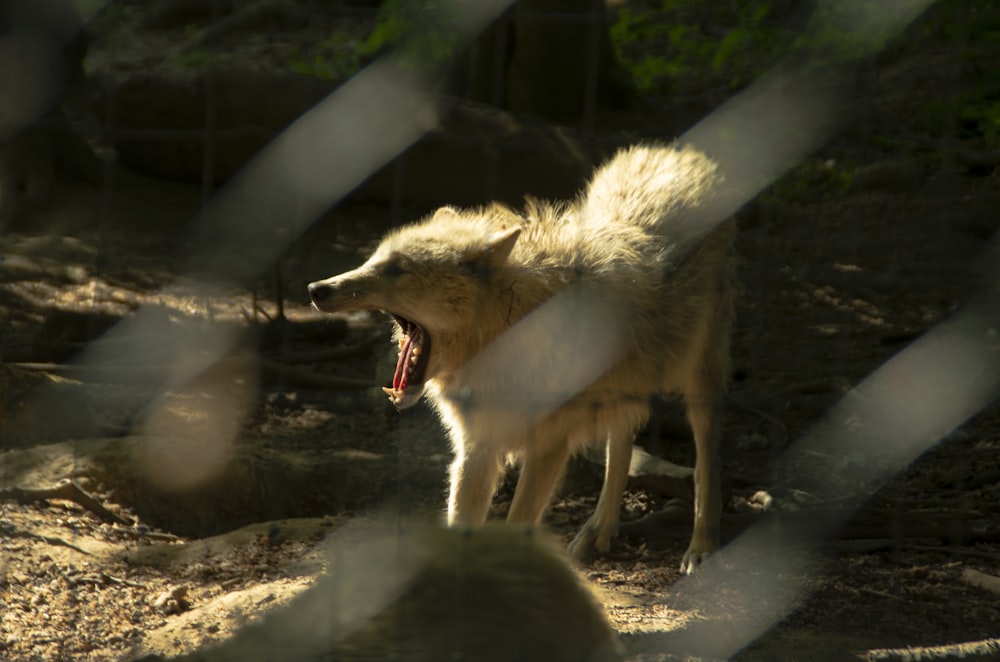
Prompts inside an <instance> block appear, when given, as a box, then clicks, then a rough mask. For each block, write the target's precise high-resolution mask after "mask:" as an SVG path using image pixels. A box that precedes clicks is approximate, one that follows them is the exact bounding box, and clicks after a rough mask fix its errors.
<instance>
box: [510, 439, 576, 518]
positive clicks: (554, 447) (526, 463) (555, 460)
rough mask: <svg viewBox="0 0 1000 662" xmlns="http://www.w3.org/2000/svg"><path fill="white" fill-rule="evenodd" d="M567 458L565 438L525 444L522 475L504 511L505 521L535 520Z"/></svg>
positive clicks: (559, 475)
mask: <svg viewBox="0 0 1000 662" xmlns="http://www.w3.org/2000/svg"><path fill="white" fill-rule="evenodd" d="M536 441H543V440H536ZM568 459H569V442H568V441H567V440H566V439H560V440H559V441H557V442H556V443H554V444H546V443H536V444H535V445H534V446H533V447H530V448H528V450H527V451H526V452H525V453H524V459H523V461H522V463H521V477H520V478H518V480H517V489H515V490H514V501H513V502H512V503H511V504H510V512H509V513H507V521H508V522H513V523H515V524H532V525H534V524H538V522H539V520H541V519H542V513H544V512H545V508H546V506H548V505H549V501H550V500H551V499H552V492H553V491H555V488H556V483H558V482H559V479H560V478H561V477H562V474H563V470H564V469H565V468H566V461H567V460H568Z"/></svg>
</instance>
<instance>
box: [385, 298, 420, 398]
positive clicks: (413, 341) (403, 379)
mask: <svg viewBox="0 0 1000 662" xmlns="http://www.w3.org/2000/svg"><path fill="white" fill-rule="evenodd" d="M389 314H390V315H391V316H392V318H393V319H394V320H396V324H398V325H399V328H400V329H401V330H402V335H401V336H400V339H399V358H398V359H397V360H396V373H395V374H394V375H393V376H392V388H388V387H386V388H383V389H382V390H383V391H385V392H386V393H387V394H388V395H389V400H391V401H392V404H394V405H396V408H397V409H406V408H407V407H410V406H412V405H414V404H416V402H417V401H418V400H420V397H421V396H422V395H423V394H424V371H425V370H426V369H427V358H428V357H429V356H430V354H431V338H430V336H429V335H428V334H427V332H426V331H424V328H423V327H422V326H420V325H419V324H417V323H416V322H414V321H412V320H408V319H406V318H405V317H403V316H402V315H397V314H396V313H389Z"/></svg>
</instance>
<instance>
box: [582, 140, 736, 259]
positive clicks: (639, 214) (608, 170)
mask: <svg viewBox="0 0 1000 662" xmlns="http://www.w3.org/2000/svg"><path fill="white" fill-rule="evenodd" d="M721 181H722V176H721V174H720V173H719V168H718V166H717V164H716V163H715V162H714V161H712V160H711V159H709V158H708V157H707V156H705V155H704V154H703V153H701V152H699V151H698V150H696V149H694V148H693V147H691V146H688V145H677V144H672V145H636V146H634V147H630V148H628V149H623V150H621V151H620V152H618V153H617V154H615V156H614V157H612V158H611V160H610V161H608V162H607V163H605V164H604V165H603V166H601V167H600V168H599V169H598V170H597V172H596V173H595V174H594V178H593V179H592V180H591V183H590V186H589V187H588V189H587V193H586V196H585V197H584V199H583V201H582V208H581V211H582V220H583V222H584V223H595V224H600V225H606V224H609V223H623V224H627V225H631V226H639V227H642V228H644V229H646V230H647V231H648V232H652V233H654V234H669V235H671V236H673V237H674V238H675V240H676V239H681V238H682V237H683V236H685V235H689V234H690V235H691V239H692V240H694V239H696V238H698V237H700V236H703V232H701V231H700V230H705V231H707V230H710V229H711V228H710V227H704V225H703V221H705V220H707V219H704V213H703V212H704V211H705V210H706V202H707V201H708V200H709V196H711V195H713V194H717V193H718V188H719V187H718V184H720V183H721Z"/></svg>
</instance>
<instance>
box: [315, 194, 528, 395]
mask: <svg viewBox="0 0 1000 662" xmlns="http://www.w3.org/2000/svg"><path fill="white" fill-rule="evenodd" d="M490 212H491V213H486V214H484V213H475V214H472V213H470V214H465V213H460V212H457V211H455V210H454V209H451V208H449V207H445V208H442V209H439V210H438V211H437V212H436V213H435V214H434V215H433V216H431V217H430V218H428V219H426V220H424V221H422V222H419V223H416V224H414V225H410V226H407V227H404V228H401V229H400V230H397V231H395V232H393V233H391V234H390V235H388V236H387V237H386V238H385V239H383V240H382V243H381V244H380V245H379V247H378V249H376V251H375V252H374V253H373V254H372V256H371V257H370V258H369V259H368V261H367V262H365V263H364V264H363V265H361V266H360V267H358V268H357V269H355V270H353V271H348V272H347V273H344V274H340V275H339V276H333V277H332V278H327V279H326V280H321V281H316V282H315V283H310V284H309V296H310V298H311V299H312V303H313V305H314V306H315V307H316V308H317V309H319V310H323V311H326V312H331V313H332V312H343V311H351V310H381V311H384V312H386V313H388V314H389V315H391V316H392V318H393V320H395V323H396V330H395V338H396V341H397V342H398V343H399V359H398V360H397V362H396V372H395V375H394V376H393V379H392V387H391V388H388V387H387V388H385V392H386V393H388V394H389V399H390V400H391V401H392V402H393V404H395V405H396V407H397V408H399V409H404V408H406V407H409V406H411V405H413V404H415V403H416V402H417V401H418V400H419V399H420V397H421V396H422V395H423V393H424V386H425V384H426V382H427V380H430V379H434V378H439V377H447V376H448V375H449V374H452V373H453V372H454V371H455V370H457V369H458V368H460V367H461V366H462V365H463V364H464V363H465V361H467V360H468V359H469V358H470V357H471V356H472V355H474V354H475V353H476V352H478V351H479V350H480V349H481V348H482V347H483V345H484V344H485V343H487V342H489V341H490V340H492V338H493V337H494V336H495V335H496V334H497V333H498V332H499V331H500V330H501V328H502V326H503V324H504V323H505V320H504V319H503V317H502V314H500V313H499V312H498V308H502V307H503V306H499V305H498V302H497V301H496V299H497V296H498V291H500V290H502V289H503V288H505V287H510V285H511V284H510V283H507V284H504V283H502V282H501V281H502V279H503V278H504V276H503V272H504V266H505V265H506V263H507V258H508V257H509V255H510V253H511V251H512V250H513V248H514V245H515V243H516V242H517V238H518V236H519V235H520V233H521V226H520V225H519V224H518V223H517V222H516V220H515V219H516V218H517V217H516V216H515V215H514V214H513V212H510V211H506V212H504V211H503V210H490ZM507 214H509V215H510V219H509V220H510V222H503V221H502V220H501V221H499V222H498V216H499V217H503V216H505V215H507Z"/></svg>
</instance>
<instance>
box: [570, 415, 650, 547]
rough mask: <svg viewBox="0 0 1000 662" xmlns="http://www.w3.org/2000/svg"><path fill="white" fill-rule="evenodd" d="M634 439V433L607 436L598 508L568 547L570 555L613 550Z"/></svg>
mask: <svg viewBox="0 0 1000 662" xmlns="http://www.w3.org/2000/svg"><path fill="white" fill-rule="evenodd" d="M633 437H634V433H633V432H632V431H631V430H629V431H628V432H624V431H622V432H620V433H617V434H615V433H612V434H610V435H609V436H608V446H607V457H606V459H605V466H604V486H603V487H602V488H601V496H600V498H599V499H598V500H597V508H596V509H595V510H594V514H593V515H591V516H590V519H588V520H587V523H586V524H584V525H583V528H581V529H580V532H579V533H577V534H576V537H575V538H573V541H572V542H571V543H570V544H569V554H570V556H572V557H573V558H575V559H582V558H584V557H585V556H586V555H587V554H589V553H590V552H598V553H599V554H605V553H607V552H608V550H610V549H611V540H612V539H613V538H614V537H615V536H616V535H618V517H619V513H620V511H621V507H622V495H623V494H624V493H625V485H626V484H627V483H628V467H629V463H630V462H631V461H632V439H633Z"/></svg>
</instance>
